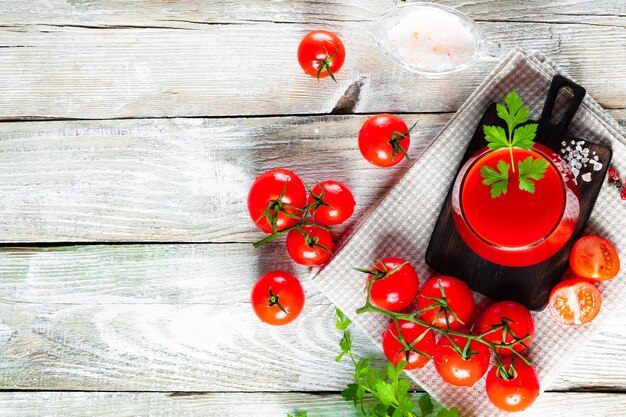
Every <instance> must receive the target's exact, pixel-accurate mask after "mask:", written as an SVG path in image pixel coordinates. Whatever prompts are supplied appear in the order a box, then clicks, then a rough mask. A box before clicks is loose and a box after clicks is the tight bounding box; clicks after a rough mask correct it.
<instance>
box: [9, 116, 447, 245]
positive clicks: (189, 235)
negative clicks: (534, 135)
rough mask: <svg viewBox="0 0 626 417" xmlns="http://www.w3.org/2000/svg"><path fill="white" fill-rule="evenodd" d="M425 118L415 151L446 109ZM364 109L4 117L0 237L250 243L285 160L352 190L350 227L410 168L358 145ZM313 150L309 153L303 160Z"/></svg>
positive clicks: (310, 179)
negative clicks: (375, 157)
mask: <svg viewBox="0 0 626 417" xmlns="http://www.w3.org/2000/svg"><path fill="white" fill-rule="evenodd" d="M405 118H406V120H407V122H409V121H414V120H417V121H418V122H419V126H418V127H417V128H416V130H415V133H414V134H413V135H412V137H413V143H412V146H411V150H410V154H411V156H412V157H413V158H415V157H417V156H418V155H419V153H421V151H422V150H423V149H424V148H425V146H426V145H427V144H428V143H429V141H430V140H432V138H433V137H434V136H435V134H436V132H437V131H438V130H439V129H440V128H441V127H442V125H443V124H444V123H445V122H446V121H447V120H448V118H449V115H436V114H435V115H417V116H413V115H408V116H406V117H405ZM365 119H366V116H358V117H353V116H333V117H306V118H304V117H287V118H263V119H256V118H254V119H248V118H244V119H176V120H120V121H102V122H100V121H98V122H55V123H42V122H37V123H0V195H2V196H3V198H2V199H0V213H1V216H0V241H4V242H28V241H35V242H41V241H145V240H150V241H209V240H211V241H233V240H235V241H252V240H257V239H260V238H261V237H262V234H261V233H260V231H258V230H256V228H255V227H254V225H253V224H252V222H251V221H250V219H249V218H248V214H247V205H246V198H247V193H248V188H249V187H250V185H251V184H252V182H253V180H254V178H255V177H256V176H257V175H259V174H260V173H262V172H264V171H266V170H268V169H270V168H275V167H279V166H283V167H286V168H289V169H292V170H294V171H295V172H297V173H298V174H300V175H301V176H302V177H303V179H304V180H305V181H306V182H307V183H309V184H314V183H315V181H316V180H319V181H322V180H325V179H331V178H332V179H337V180H339V181H343V182H345V183H346V184H348V186H350V187H351V188H352V191H353V193H354V194H355V196H356V200H357V209H356V212H355V214H354V216H353V217H352V219H351V220H350V221H349V222H348V223H347V225H346V226H344V227H338V228H334V230H335V232H336V233H337V234H339V233H342V232H343V231H344V230H345V228H346V227H350V226H351V225H352V224H354V222H355V221H356V219H358V218H359V216H360V215H362V214H363V213H364V211H365V210H366V209H367V208H368V207H369V206H370V205H372V204H373V203H374V202H376V201H377V200H378V199H379V198H380V197H381V196H382V195H384V193H385V192H386V190H387V189H388V187H389V186H391V185H392V184H393V182H394V181H395V179H396V178H397V177H398V176H399V175H400V174H401V173H402V172H403V171H404V170H405V169H406V168H407V167H408V163H402V164H399V165H398V166H396V167H394V168H392V169H380V168H376V167H374V166H373V165H370V164H369V163H368V162H366V161H365V160H364V159H363V158H362V156H361V154H360V152H359V150H358V146H357V139H356V138H357V135H358V131H359V129H360V127H361V125H362V123H363V122H364V121H365ZM305 155H307V156H305Z"/></svg>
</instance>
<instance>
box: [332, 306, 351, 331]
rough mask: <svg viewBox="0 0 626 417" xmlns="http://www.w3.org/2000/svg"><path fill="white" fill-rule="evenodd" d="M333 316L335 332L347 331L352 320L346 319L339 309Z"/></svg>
mask: <svg viewBox="0 0 626 417" xmlns="http://www.w3.org/2000/svg"><path fill="white" fill-rule="evenodd" d="M335 314H336V318H335V327H337V330H341V331H344V330H348V327H350V325H351V324H352V320H350V319H349V318H348V317H346V315H345V314H343V312H342V311H341V310H339V309H336V311H335Z"/></svg>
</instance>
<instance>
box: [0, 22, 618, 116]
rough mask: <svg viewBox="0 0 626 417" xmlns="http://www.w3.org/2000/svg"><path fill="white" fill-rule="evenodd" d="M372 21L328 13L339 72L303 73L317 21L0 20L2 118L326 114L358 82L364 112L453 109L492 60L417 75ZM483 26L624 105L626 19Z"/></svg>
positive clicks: (608, 102)
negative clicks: (186, 26) (100, 23)
mask: <svg viewBox="0 0 626 417" xmlns="http://www.w3.org/2000/svg"><path fill="white" fill-rule="evenodd" d="M368 25H369V22H341V23H337V22H333V23H331V24H328V25H327V27H328V29H331V30H335V31H337V32H338V33H339V35H340V36H341V37H342V38H343V40H344V42H345V45H346V49H347V50H348V59H347V61H346V64H345V65H344V68H343V69H342V70H341V71H340V73H339V74H338V78H337V79H338V81H339V82H338V83H337V84H335V83H333V82H332V81H329V80H324V81H323V82H321V83H318V82H317V81H316V80H315V79H313V78H311V77H308V76H305V75H304V74H303V73H302V69H301V68H300V67H299V65H298V64H297V61H296V59H295V53H296V50H297V45H298V43H299V41H300V39H301V37H302V36H303V35H304V34H305V33H307V32H308V31H309V30H312V29H314V28H318V27H319V25H312V24H274V23H257V24H233V25H202V26H201V27H199V28H193V29H192V30H177V29H169V28H165V29H160V28H143V29H137V28H132V29H131V28H124V29H99V28H82V27H71V26H53V25H45V24H37V25H17V26H7V27H0V89H1V90H2V91H3V94H2V95H0V119H5V120H14V119H24V118H81V119H108V118H132V117H160V116H167V117H175V116H206V115H211V116H232V115H270V114H273V115H287V114H326V113H330V112H331V111H332V110H333V108H334V107H335V106H336V104H337V103H338V102H339V101H340V99H341V98H342V97H343V94H344V92H346V91H347V90H348V89H349V87H350V86H351V85H355V83H356V84H360V85H361V87H360V88H359V89H358V90H359V95H358V100H357V102H356V106H355V108H354V111H355V112H357V113H368V112H381V111H390V112H446V111H455V110H456V109H457V108H458V107H459V106H460V105H461V103H463V101H465V99H466V98H467V97H468V96H469V94H470V93H471V92H472V91H473V90H474V89H475V88H476V87H477V86H478V84H479V83H480V82H481V81H482V80H483V79H484V77H485V76H486V75H487V74H488V72H489V71H490V70H491V69H492V68H493V67H494V65H495V63H496V61H495V60H493V59H483V60H481V61H480V62H478V63H477V64H476V65H474V66H472V67H471V68H469V69H467V70H466V71H463V72H461V73H456V74H451V75H447V76H442V77H433V78H425V77H418V76H416V75H415V74H411V73H408V72H406V71H405V70H403V69H402V68H400V67H399V66H397V65H395V64H393V63H391V62H390V61H389V60H388V59H387V58H386V57H385V56H384V55H383V53H382V52H381V51H379V50H378V49H376V48H375V47H374V46H373V43H372V41H371V39H369V37H368V36H367V33H366V29H367V26H368ZM483 26H484V29H485V31H486V32H487V34H488V36H489V37H490V38H492V39H493V40H494V41H497V42H500V43H501V44H502V45H503V47H504V48H505V49H510V48H512V47H521V48H527V49H538V50H540V51H542V52H543V53H545V54H546V55H547V56H548V57H551V58H554V59H555V61H556V62H557V63H559V64H560V65H562V66H563V68H564V69H565V70H566V71H568V72H569V73H570V75H571V76H572V77H573V78H574V79H575V80H576V81H578V82H579V83H580V84H581V85H583V86H584V87H585V88H587V91H588V92H589V94H590V95H592V96H593V97H594V98H596V100H597V101H598V102H599V103H600V104H602V105H603V106H604V107H607V108H625V107H626V93H625V92H624V91H623V89H621V88H616V87H615V86H619V85H624V84H625V83H626V74H625V73H624V71H621V69H622V68H624V67H625V66H626V55H625V54H623V53H622V52H623V51H624V50H625V49H626V30H624V28H623V27H615V26H595V25H577V24H546V23H515V22H506V23H502V22H485V23H484V25H483ZM259 38H262V39H271V42H267V44H259V42H258V39H259ZM225 57H227V58H225ZM24 68H28V71H24ZM233 86H237V88H233ZM451 86H454V88H451Z"/></svg>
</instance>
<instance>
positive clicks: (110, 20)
mask: <svg viewBox="0 0 626 417" xmlns="http://www.w3.org/2000/svg"><path fill="white" fill-rule="evenodd" d="M396 2H397V1H394V0H342V1H336V0H315V1H306V0H290V1H250V0H248V1H243V2H242V1H236V0H218V1H210V2H209V1H205V0H186V1H168V0H150V1H136V0H105V1H89V0H74V1H64V0H37V1H29V2H24V1H20V0H2V1H1V2H0V8H1V9H2V16H1V18H0V19H1V21H2V23H4V24H10V23H13V24H15V23H17V24H33V23H35V24H37V23H52V24H55V25H80V26H109V25H110V26H114V27H117V26H135V27H140V26H151V27H154V26H158V27H168V26H169V27H172V26H174V27H185V26H192V25H193V24H203V23H227V24H232V23H251V22H263V21H265V22H299V23H307V22H328V21H360V20H371V19H373V18H374V17H375V16H377V15H378V14H380V13H382V12H384V11H385V10H387V9H388V8H389V7H391V6H393V5H394V3H396Z"/></svg>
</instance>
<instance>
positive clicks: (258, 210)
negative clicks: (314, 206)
mask: <svg viewBox="0 0 626 417" xmlns="http://www.w3.org/2000/svg"><path fill="white" fill-rule="evenodd" d="M281 196H282V197H281ZM305 205H306V189H305V187H304V183H303V182H302V180H301V179H300V178H299V177H298V176H297V175H296V174H294V173H293V172H291V171H289V170H286V169H281V168H277V169H271V170H269V171H267V172H266V173H264V174H262V175H260V176H259V177H257V179H256V180H255V181H254V183H253V184H252V187H251V188H250V192H249V193H248V212H249V213H250V218H251V219H252V221H254V223H255V224H256V225H257V227H258V228H259V229H261V230H263V231H264V232H265V233H272V231H273V230H272V225H271V222H268V216H267V214H269V218H270V219H274V220H275V226H276V230H283V229H286V228H288V227H291V226H294V225H295V224H297V223H298V221H299V219H297V218H293V217H291V216H296V217H300V216H302V209H303V208H304V206H305Z"/></svg>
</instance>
